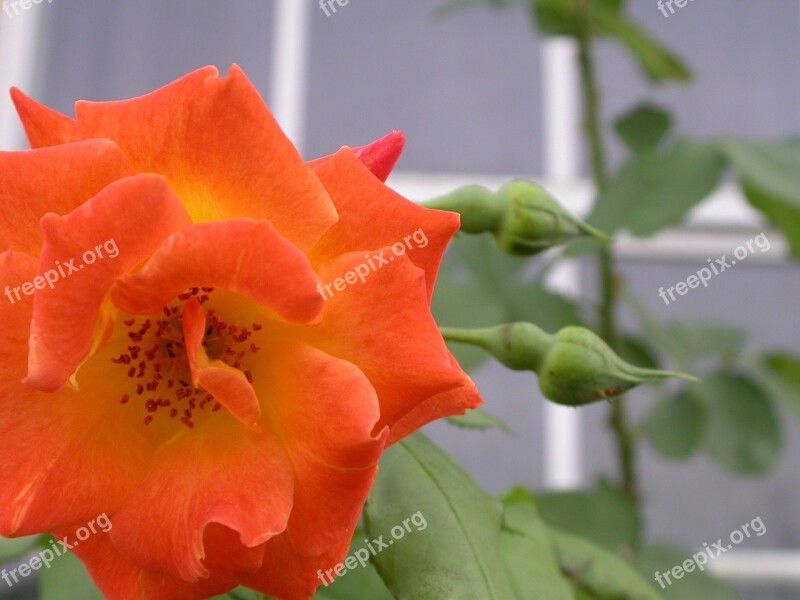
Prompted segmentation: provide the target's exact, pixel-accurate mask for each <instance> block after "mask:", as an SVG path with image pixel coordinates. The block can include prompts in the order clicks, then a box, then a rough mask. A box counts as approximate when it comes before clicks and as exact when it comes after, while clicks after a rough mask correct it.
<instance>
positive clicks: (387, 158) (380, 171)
mask: <svg viewBox="0 0 800 600" xmlns="http://www.w3.org/2000/svg"><path fill="white" fill-rule="evenodd" d="M405 145H406V138H405V136H404V135H403V132H402V131H393V132H391V133H390V134H388V135H385V136H383V137H382V138H381V139H379V140H375V141H374V142H372V143H371V144H368V145H366V146H361V147H359V148H353V155H354V156H355V157H356V158H357V159H358V160H360V161H361V164H363V165H364V166H365V167H367V169H369V170H370V172H371V173H372V174H373V175H375V177H377V178H378V179H380V180H381V181H386V180H387V179H388V178H389V175H391V173H392V169H394V166H395V164H397V161H398V160H399V159H400V155H401V154H402V153H403V148H404V147H405ZM333 156H334V155H329V156H324V157H322V158H318V159H316V160H312V161H311V162H309V163H308V166H310V167H311V168H312V169H315V170H316V169H317V168H318V167H320V166H322V164H324V163H325V162H327V161H328V160H330V159H331V158H333Z"/></svg>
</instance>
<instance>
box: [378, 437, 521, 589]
mask: <svg viewBox="0 0 800 600" xmlns="http://www.w3.org/2000/svg"><path fill="white" fill-rule="evenodd" d="M418 512H419V513H421V514H422V515H423V516H424V519H425V521H426V522H427V527H426V528H425V529H424V530H421V531H417V532H414V533H413V534H408V535H407V536H406V537H405V538H403V539H402V540H400V541H396V542H395V543H394V544H392V545H391V547H390V548H389V549H384V550H383V551H381V552H380V553H378V554H377V555H376V556H375V557H374V559H373V560H374V562H375V565H376V567H377V569H378V573H380V575H381V577H382V578H383V581H384V583H385V584H386V586H387V587H388V588H389V590H391V592H392V593H393V594H394V596H395V597H396V598H409V599H410V598H413V599H414V600H451V599H452V600H509V599H511V598H513V597H514V596H513V591H512V588H511V583H510V581H509V578H508V574H507V572H506V569H505V565H504V563H503V560H502V554H501V552H500V524H501V512H500V506H499V504H498V503H496V502H495V501H494V500H492V499H491V498H489V497H488V496H487V495H486V494H485V493H483V491H481V490H480V488H479V487H478V486H477V484H476V483H475V481H474V480H473V479H472V477H471V476H470V475H468V474H467V473H466V472H465V471H464V470H463V469H462V468H461V467H459V466H458V465H457V464H456V463H455V462H453V460H452V459H451V458H450V457H449V456H447V455H446V454H445V453H444V452H442V451H441V450H440V449H439V448H437V447H436V446H435V445H434V444H433V443H432V442H431V441H430V440H428V439H427V438H426V437H424V436H423V435H422V434H415V435H413V436H411V437H410V438H407V439H406V440H404V441H403V442H400V443H398V444H395V445H394V446H393V447H391V448H390V449H389V450H388V451H387V452H386V454H385V455H384V458H383V460H382V461H381V470H380V473H379V474H378V479H377V482H376V484H375V487H374V488H373V491H372V494H371V495H370V498H369V500H368V501H367V505H366V510H365V513H364V516H365V524H366V528H367V534H368V535H369V536H370V537H371V538H373V539H378V538H379V536H381V535H382V536H383V539H384V540H385V541H386V542H387V543H388V542H389V541H394V540H393V538H392V535H391V531H392V529H393V528H395V527H397V526H400V527H401V528H402V524H403V521H404V520H405V519H408V518H409V517H410V516H411V515H413V514H416V513H418Z"/></svg>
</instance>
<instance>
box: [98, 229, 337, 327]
mask: <svg viewBox="0 0 800 600" xmlns="http://www.w3.org/2000/svg"><path fill="white" fill-rule="evenodd" d="M318 283H319V280H318V279H317V276H316V274H315V273H314V271H313V270H312V269H311V265H310V264H309V262H308V260H307V259H306V257H305V256H304V255H303V253H302V252H300V251H299V250H298V249H297V248H295V247H294V246H293V245H292V244H291V243H289V242H288V241H287V240H286V239H284V238H283V237H282V236H281V235H280V234H279V233H278V232H277V231H275V229H274V228H273V227H272V225H270V224H269V223H266V222H264V221H261V222H257V221H253V220H252V219H236V220H232V221H221V222H217V223H201V224H198V225H194V226H192V227H190V228H188V229H185V230H184V231H181V232H180V233H177V234H175V235H174V236H172V237H170V238H169V239H168V240H166V241H165V242H164V244H163V245H162V246H161V248H160V249H159V250H158V252H156V254H155V255H154V256H153V257H152V258H151V259H150V260H149V261H148V263H147V264H146V265H145V266H144V268H143V269H142V270H141V271H140V272H138V273H137V274H135V275H131V276H130V277H128V278H126V279H124V280H122V281H120V282H119V284H118V285H117V287H116V289H115V290H114V293H113V298H114V303H115V304H116V305H117V306H118V307H120V308H121V309H122V310H124V311H126V312H129V313H132V314H142V315H144V314H152V313H156V312H159V311H160V310H161V308H162V307H163V306H164V305H165V304H167V303H169V301H171V300H172V299H173V298H174V297H175V296H177V295H178V294H179V293H180V292H182V291H184V290H185V289H187V288H190V287H197V286H202V287H217V288H224V289H227V290H230V291H232V292H236V293H239V294H242V295H243V296H247V297H248V298H251V299H253V300H255V301H256V302H260V303H262V304H264V305H265V306H268V307H269V308H271V309H273V310H275V311H276V312H277V313H278V314H279V315H281V316H282V317H284V318H286V319H288V320H290V321H294V322H300V323H304V322H307V321H310V320H312V319H314V318H315V317H316V316H317V315H318V314H319V312H320V311H321V310H322V305H323V303H324V301H323V299H322V297H321V296H320V295H319V293H318V292H317V290H316V287H317V285H318Z"/></svg>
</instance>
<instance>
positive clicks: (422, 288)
mask: <svg viewBox="0 0 800 600" xmlns="http://www.w3.org/2000/svg"><path fill="white" fill-rule="evenodd" d="M389 253H390V254H391V252H389ZM373 254H376V253H375V252H370V253H369V256H372V255H373ZM364 260H365V258H364V254H363V253H355V252H354V253H352V254H347V255H345V256H342V257H340V258H338V259H336V260H334V261H331V262H330V263H326V264H325V265H322V266H321V267H320V278H321V279H322V280H323V281H335V280H336V279H337V278H341V277H346V273H348V272H350V271H355V269H356V268H357V265H359V264H363V261H364ZM334 289H335V288H334ZM303 335H305V336H306V337H305V339H306V340H307V341H308V343H310V344H313V345H315V346H317V347H318V348H321V349H322V350H324V351H325V352H327V353H328V354H330V355H332V356H336V357H337V358H341V359H343V360H347V361H349V362H351V363H353V364H355V365H356V366H358V367H359V368H360V369H361V370H362V371H363V372H364V374H365V375H366V376H367V378H368V379H369V381H370V383H372V385H373V387H374V388H375V390H376V391H377V392H378V398H379V400H380V403H381V419H380V422H379V425H378V427H379V428H382V427H384V426H389V427H394V426H395V425H396V423H397V422H398V421H399V420H400V419H401V418H402V417H403V416H405V415H406V414H407V413H409V412H410V411H411V410H413V409H414V408H415V407H416V406H417V405H419V404H421V403H423V402H425V401H427V400H428V399H429V398H431V397H433V396H435V395H437V394H439V393H441V392H444V391H447V390H450V389H452V388H455V387H459V386H461V385H463V384H464V382H465V376H464V374H463V372H462V371H461V369H459V368H458V367H457V366H455V367H454V366H453V364H452V363H451V361H450V353H449V352H448V350H447V346H446V345H445V343H444V340H443V339H442V336H441V334H440V333H439V329H438V327H437V326H436V322H435V321H434V320H433V316H431V312H430V307H429V305H428V300H427V296H426V284H425V274H424V273H423V271H422V270H421V269H419V268H417V267H415V266H414V265H413V264H412V263H411V261H410V260H409V258H408V257H407V256H400V257H395V260H393V261H390V262H389V264H387V265H384V266H381V267H380V268H379V269H378V270H376V271H371V272H370V274H369V275H368V276H367V277H366V278H365V281H364V283H361V281H360V280H357V281H356V283H355V284H353V285H350V286H348V287H346V288H344V290H343V291H340V292H336V293H335V294H334V295H333V297H332V298H329V299H328V300H327V302H326V305H325V309H324V311H323V313H322V321H321V323H320V325H319V326H316V327H313V328H305V329H304V330H303ZM459 410H460V409H459V408H457V407H455V406H454V407H453V412H452V414H457V412H458V411H459Z"/></svg>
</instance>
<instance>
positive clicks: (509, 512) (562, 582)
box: [500, 488, 574, 600]
mask: <svg viewBox="0 0 800 600" xmlns="http://www.w3.org/2000/svg"><path fill="white" fill-rule="evenodd" d="M504 504H505V511H504V513H503V531H502V533H501V534H500V545H501V548H502V551H503V556H504V557H505V561H506V567H507V568H508V572H509V575H510V577H511V585H512V586H513V588H514V591H515V592H516V598H517V599H518V600H526V599H528V598H547V599H548V600H573V599H574V596H573V594H572V592H571V590H570V585H569V583H568V582H567V580H566V579H565V578H564V576H563V575H562V573H561V572H560V570H559V566H558V562H557V561H556V559H555V555H554V554H553V548H552V540H551V539H550V533H549V531H548V530H547V526H546V525H545V523H544V521H542V518H541V517H540V516H539V514H538V512H537V511H536V504H535V502H534V499H533V497H532V496H531V495H530V494H529V493H528V492H527V491H525V490H523V489H521V488H517V489H515V490H513V491H512V492H511V493H510V494H509V495H508V496H506V498H505V499H504Z"/></svg>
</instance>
